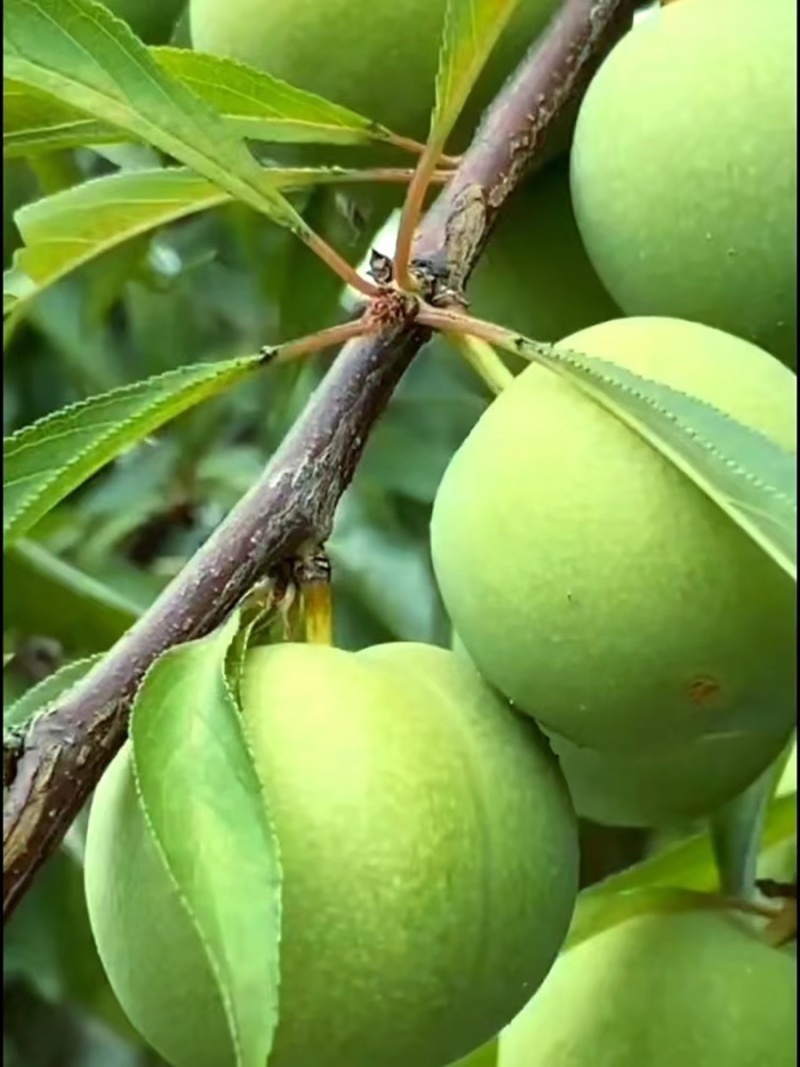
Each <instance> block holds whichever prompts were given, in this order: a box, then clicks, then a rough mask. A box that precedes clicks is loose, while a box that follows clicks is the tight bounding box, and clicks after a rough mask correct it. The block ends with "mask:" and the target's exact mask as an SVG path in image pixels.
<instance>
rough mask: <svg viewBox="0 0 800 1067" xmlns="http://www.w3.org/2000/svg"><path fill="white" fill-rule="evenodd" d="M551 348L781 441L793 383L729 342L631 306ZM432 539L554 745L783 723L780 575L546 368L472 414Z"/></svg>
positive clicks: (789, 420)
mask: <svg viewBox="0 0 800 1067" xmlns="http://www.w3.org/2000/svg"><path fill="white" fill-rule="evenodd" d="M685 2H692V0H685ZM561 346H562V347H564V348H567V349H573V350H578V351H581V352H584V353H586V354H587V355H588V356H590V357H591V356H595V357H600V358H605V359H609V360H614V361H615V362H616V363H617V364H619V365H621V366H623V367H626V368H628V369H629V370H631V371H634V372H636V373H638V374H640V375H643V376H644V377H646V378H649V379H651V380H654V381H656V382H663V383H665V384H666V385H668V386H671V387H672V388H674V389H679V390H683V391H684V392H687V393H689V394H691V395H693V396H695V397H697V398H698V399H700V400H703V401H706V402H708V403H712V404H715V405H716V406H717V407H718V408H719V409H721V410H722V411H723V412H725V413H727V414H728V415H731V416H733V417H734V418H737V419H739V420H740V421H741V422H743V423H744V424H745V425H747V426H749V427H751V428H753V429H755V430H758V431H760V432H761V433H763V434H765V435H767V436H768V437H770V438H771V439H772V440H773V441H774V442H776V443H777V444H779V445H781V446H783V447H785V448H786V449H787V450H790V451H792V452H794V450H795V438H796V403H797V401H796V389H795V376H794V374H793V373H792V372H791V371H790V370H788V369H787V368H786V367H784V366H783V365H782V364H781V363H779V362H778V360H776V359H774V358H773V357H772V356H770V355H769V354H768V353H766V352H764V351H763V350H761V349H759V348H757V347H755V346H754V345H752V344H750V343H748V342H746V341H743V340H741V339H739V338H736V337H733V336H731V335H729V334H725V333H722V332H721V331H719V330H715V329H712V328H711V327H708V326H701V325H699V324H697V323H692V322H684V321H681V320H676V319H665V318H630V319H620V320H617V321H612V322H607V323H603V324H600V325H598V326H593V327H590V328H589V329H587V330H583V331H580V332H579V333H577V334H574V335H572V336H571V337H568V338H566V339H565V340H564V341H563V342H562V343H561ZM431 550H432V558H433V564H434V569H435V573H436V577H437V581H438V584H439V588H440V591H441V594H442V597H443V600H444V604H445V607H446V608H447V611H448V614H449V616H450V619H451V621H452V623H453V626H454V627H455V629H456V630H457V631H458V634H459V635H460V637H461V639H462V640H463V642H464V645H465V647H466V649H467V651H468V652H469V654H470V656H471V657H472V659H473V660H474V662H475V664H476V665H477V667H478V668H479V670H480V671H481V672H482V673H483V674H484V676H485V677H486V679H487V680H488V681H489V682H490V683H491V684H492V685H494V686H495V687H497V688H498V689H499V690H500V691H501V692H502V693H504V694H505V696H506V697H508V698H509V699H510V700H512V701H513V702H514V703H515V704H516V705H517V706H518V707H519V708H520V709H521V710H524V711H526V712H528V713H529V714H531V715H533V716H534V717H535V718H536V719H538V720H539V721H540V722H541V723H542V724H543V725H544V726H545V727H546V728H547V729H549V730H553V731H555V732H556V733H558V734H560V735H561V736H563V737H565V738H566V739H567V740H569V741H572V742H573V743H575V744H578V745H582V746H588V747H593V748H597V749H600V750H613V751H616V752H620V753H621V752H626V751H627V752H640V753H641V752H643V751H646V750H647V749H648V748H651V749H652V748H655V747H656V746H660V745H672V744H678V743H685V742H688V741H692V740H696V739H698V738H700V737H706V736H711V735H717V734H719V735H724V734H729V733H732V732H733V733H735V732H740V731H759V732H764V733H766V734H770V735H775V734H783V735H784V736H785V735H786V734H788V732H789V730H790V728H791V724H792V722H793V720H794V708H795V687H796V654H795V651H794V641H795V631H796V615H795V591H794V584H793V583H792V581H791V580H790V579H789V578H788V577H787V576H786V575H785V574H784V573H783V572H782V570H781V569H780V568H779V567H778V566H777V565H776V564H775V563H774V562H773V561H772V560H771V559H770V558H769V557H768V556H767V555H766V554H765V553H764V552H763V551H762V550H761V549H760V548H758V547H757V546H756V545H755V544H754V543H753V542H752V541H751V540H750V539H749V538H748V536H747V535H746V534H745V533H744V532H743V531H742V530H741V529H739V527H738V526H736V525H735V524H734V523H733V522H732V521H731V519H730V518H729V517H728V516H727V515H726V514H724V513H723V512H722V511H721V510H720V509H719V508H718V507H717V505H716V504H715V503H713V502H712V501H711V500H709V499H708V498H707V497H706V496H705V494H704V493H703V492H702V491H701V490H700V489H699V488H698V487H697V486H695V485H694V484H693V483H692V482H690V481H689V479H688V478H686V477H685V476H684V475H683V474H682V473H681V472H680V471H679V470H678V469H677V468H676V467H674V466H673V465H672V464H671V463H670V462H668V461H667V459H666V458H664V457H663V456H662V455H661V454H660V453H659V452H658V451H656V450H655V449H654V448H653V447H651V446H650V445H649V444H648V443H647V442H646V441H645V440H644V439H643V438H641V437H640V436H639V435H638V434H636V433H635V432H634V431H633V430H632V429H630V428H629V427H628V426H627V425H625V424H624V423H623V422H621V421H620V420H618V419H617V418H615V417H614V416H613V415H612V414H611V413H609V412H608V411H606V410H605V409H603V408H602V407H600V406H599V405H598V404H596V403H595V402H594V401H593V400H592V399H591V398H589V397H588V396H586V395H585V394H583V393H582V392H580V391H579V390H578V389H577V388H575V387H574V386H573V385H572V384H571V383H570V382H569V381H567V380H566V379H564V378H562V377H561V376H560V375H556V374H553V373H552V372H551V371H549V370H548V369H546V368H544V367H541V366H539V365H536V364H532V365H531V366H529V367H528V368H526V370H524V371H523V372H522V374H520V375H519V376H518V377H517V378H515V379H514V380H513V382H512V383H511V385H510V386H509V387H508V388H507V389H506V390H505V391H504V392H503V393H502V394H501V395H500V396H499V397H498V398H497V399H496V400H495V401H494V402H493V403H492V404H491V405H490V406H489V408H488V409H487V410H486V412H485V413H484V414H483V415H482V416H481V418H480V420H479V421H478V423H477V424H476V426H475V428H474V429H473V430H472V432H471V434H470V435H469V436H468V437H467V439H466V441H465V442H464V443H463V445H462V446H461V448H460V449H459V450H458V451H457V452H456V454H455V456H454V457H453V459H452V461H451V463H450V465H449V467H448V469H447V471H446V472H445V475H444V478H443V479H442V482H441V484H440V486H439V489H438V492H437V496H436V500H435V502H434V508H433V515H432V521H431Z"/></svg>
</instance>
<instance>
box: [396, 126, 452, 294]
mask: <svg viewBox="0 0 800 1067" xmlns="http://www.w3.org/2000/svg"><path fill="white" fill-rule="evenodd" d="M440 156H441V146H440V145H439V144H438V142H429V143H428V144H426V145H425V150H424V151H423V153H422V155H421V156H420V157H419V162H418V163H417V167H416V170H415V171H414V174H413V177H412V178H411V181H410V182H409V185H408V190H407V191H406V198H405V202H404V203H403V210H402V212H401V214H400V225H399V227H398V230H397V241H396V244H395V250H394V278H395V282H396V283H397V285H398V286H399V287H400V289H403V290H405V291H406V292H409V293H413V292H414V291H415V290H416V289H417V288H418V286H417V285H416V283H415V282H414V280H413V278H412V276H411V272H410V270H409V266H410V263H411V246H412V245H413V243H414V234H415V233H416V230H417V226H418V225H419V220H420V218H421V217H422V209H423V206H424V204H425V194H426V193H427V191H428V188H429V187H430V184H431V179H432V177H433V175H434V173H435V172H436V165H437V163H438V162H439V159H440Z"/></svg>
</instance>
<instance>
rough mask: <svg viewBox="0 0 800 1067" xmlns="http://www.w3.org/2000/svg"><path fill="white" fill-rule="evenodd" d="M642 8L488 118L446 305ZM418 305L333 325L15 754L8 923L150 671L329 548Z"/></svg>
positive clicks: (424, 335)
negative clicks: (201, 531)
mask: <svg viewBox="0 0 800 1067" xmlns="http://www.w3.org/2000/svg"><path fill="white" fill-rule="evenodd" d="M635 6H636V4H635V2H634V0H567V2H566V3H565V4H564V6H563V8H562V9H561V11H560V13H559V15H558V16H557V17H556V18H555V19H554V20H553V22H552V23H551V24H550V26H549V27H548V29H547V31H546V32H545V34H544V35H543V36H542V37H541V38H540V40H539V42H538V43H537V44H536V45H535V46H534V47H533V48H532V49H531V51H530V52H529V53H528V55H527V56H526V58H525V59H524V60H523V62H522V63H521V64H520V66H519V68H518V69H517V72H516V73H515V75H514V76H513V77H512V78H511V79H510V80H509V81H508V83H507V84H506V86H505V88H504V90H503V91H502V93H501V94H500V95H499V96H498V97H497V99H496V100H495V102H494V104H493V105H492V107H491V108H490V109H489V110H488V112H487V113H486V117H485V119H484V121H483V122H482V124H481V126H480V127H479V128H478V131H477V133H476V135H475V137H474V139H473V142H472V144H471V146H470V148H469V149H468V151H467V152H466V153H465V154H464V156H463V157H462V158H461V161H460V164H459V166H458V168H457V170H456V171H455V173H454V176H453V179H452V181H451V182H450V184H449V185H448V186H447V187H446V189H445V190H444V191H443V193H442V194H441V195H440V196H439V197H438V199H437V200H436V202H435V203H434V205H433V206H432V208H431V209H430V210H429V211H428V212H427V214H426V216H425V218H424V220H423V221H422V224H421V225H420V227H419V230H418V232H417V234H416V237H415V240H414V244H413V250H412V260H411V263H412V266H413V269H414V272H415V276H417V277H422V278H423V279H424V280H425V284H426V286H427V289H426V292H425V296H426V297H428V298H429V299H431V300H433V302H435V301H436V299H437V297H439V298H441V297H444V298H445V299H447V298H448V294H451V295H452V294H455V295H457V294H459V293H461V292H462V291H463V286H464V285H465V283H466V281H467V280H468V278H469V275H470V273H471V271H472V269H473V267H474V266H475V263H476V261H477V259H478V257H479V256H480V254H481V251H482V249H483V247H484V245H485V243H486V241H487V239H488V237H489V234H490V233H491V231H492V228H493V226H494V224H495V222H496V220H497V217H498V214H499V212H500V211H501V209H502V207H503V204H504V203H505V201H506V199H507V198H508V196H509V195H510V194H511V193H512V192H513V191H514V190H515V189H516V187H517V186H518V185H519V184H520V182H521V180H522V178H523V177H524V175H525V173H526V172H527V170H528V169H529V167H530V166H531V164H533V163H535V162H537V161H539V160H541V158H542V156H543V154H544V151H545V149H546V148H547V143H548V139H549V136H550V133H551V131H552V130H553V127H554V126H555V125H556V123H557V121H558V119H559V118H561V116H562V115H563V114H564V112H565V109H566V108H567V107H568V106H569V105H570V104H571V103H572V102H573V101H574V100H575V99H576V97H577V96H578V95H579V94H580V93H581V92H582V91H583V89H584V88H585V87H586V85H587V84H588V82H589V80H590V78H591V77H592V75H593V74H594V72H595V70H596V69H597V67H598V65H599V63H600V62H601V61H602V59H603V57H604V56H605V54H606V53H607V52H608V50H609V49H610V47H611V46H612V45H613V44H614V43H615V41H616V40H617V39H618V37H619V36H620V34H621V33H622V32H623V31H624V29H625V28H626V27H627V26H628V25H629V24H630V20H631V18H632V15H633V10H634V8H635ZM398 295H399V294H398ZM381 306H382V307H383V309H384V310H387V308H388V306H389V305H388V304H381ZM418 308H419V304H418V302H417V301H414V300H411V301H408V300H407V301H406V302H405V303H403V302H402V300H401V302H400V303H398V302H397V300H395V301H394V302H393V303H391V310H392V314H387V315H386V316H385V317H384V318H382V319H380V321H379V322H377V323H376V322H375V320H374V313H373V316H372V317H370V318H368V326H369V329H370V330H372V329H375V328H376V327H377V333H372V334H370V335H369V336H360V334H361V333H362V328H361V323H360V321H359V322H355V323H347V324H345V327H344V328H343V327H334V328H333V330H334V331H337V330H338V331H339V333H338V334H336V336H335V337H334V336H333V333H330V334H329V335H328V343H334V342H336V343H340V342H341V341H342V340H347V343H346V344H345V346H344V348H343V349H342V350H341V352H340V353H339V355H338V356H337V359H336V361H335V363H334V365H333V366H332V368H331V370H330V372H329V373H328V375H327V376H326V378H325V380H324V382H323V383H322V385H321V386H320V388H319V389H318V390H317V392H316V394H315V395H314V396H313V397H312V398H311V400H310V402H309V404H308V406H307V408H306V410H305V412H304V414H303V416H302V417H301V418H300V419H299V420H298V422H297V423H296V424H295V426H294V427H293V428H292V430H291V431H290V433H289V434H288V435H287V437H286V439H285V440H284V442H283V444H282V445H281V447H280V449H279V450H278V451H277V453H276V454H275V455H274V456H273V458H272V460H271V462H270V463H269V465H268V467H267V468H266V470H265V471H264V474H263V476H262V477H261V479H260V480H259V481H258V482H257V483H256V484H255V485H254V486H253V487H252V488H251V490H250V491H249V492H248V493H247V494H246V495H245V496H244V497H243V498H242V499H241V500H240V502H239V503H238V504H237V506H236V507H235V508H234V509H233V510H232V511H231V513H230V514H229V515H228V517H227V518H226V519H225V521H224V522H223V523H222V524H221V525H220V526H219V527H218V528H217V530H216V531H215V532H214V534H213V535H212V536H211V537H210V538H209V540H208V541H207V542H206V544H205V545H204V546H203V547H202V548H201V549H200V551H198V552H197V553H196V555H195V556H194V557H193V558H192V559H191V560H190V561H189V562H188V564H187V565H186V566H185V567H184V569H183V570H182V571H181V573H180V574H179V575H178V576H177V577H176V578H175V579H174V581H173V582H172V583H171V584H170V586H168V588H167V589H166V590H165V591H164V592H163V593H162V595H161V596H160V597H159V598H158V599H157V600H156V602H155V603H154V604H153V605H152V607H151V608H150V609H149V610H148V611H147V613H146V614H145V615H144V616H143V617H142V618H141V619H140V620H139V622H137V624H136V625H135V626H134V627H133V628H132V629H131V630H129V631H128V633H126V634H125V636H124V637H123V638H122V639H121V640H120V641H119V642H118V643H117V644H116V645H115V646H114V647H113V648H112V649H111V651H110V652H109V654H108V655H107V656H106V657H105V658H104V659H103V660H102V661H101V662H100V663H99V664H98V666H97V667H96V668H94V669H93V670H92V671H90V672H89V673H88V674H87V675H86V676H85V678H84V679H82V680H81V681H80V682H79V683H78V684H77V685H76V686H75V687H74V688H73V689H72V690H71V691H69V692H68V693H67V694H66V695H65V696H63V697H61V698H59V700H57V701H56V702H55V704H54V705H53V706H52V707H51V708H50V709H48V711H47V712H46V713H45V714H43V715H41V716H38V717H37V718H36V719H35V720H34V721H33V723H32V724H31V727H30V730H29V732H28V734H27V736H26V737H24V738H23V739H21V741H20V743H19V746H18V747H17V748H15V749H14V750H13V751H11V752H4V787H5V796H4V812H3V915H4V920H7V919H8V918H9V916H10V915H11V913H12V912H13V910H14V908H15V906H16V905H17V904H18V903H19V901H20V900H21V898H22V896H23V895H24V893H25V892H26V890H27V889H28V887H29V886H30V884H31V881H32V879H33V878H34V876H35V874H36V872H37V871H38V869H39V868H40V867H41V865H42V864H43V863H44V862H45V860H46V859H47V858H48V857H49V856H50V855H52V853H53V852H54V851H55V849H56V848H57V846H58V844H59V843H60V841H61V839H62V838H63V836H64V834H65V833H66V831H67V829H68V828H69V826H70V825H71V823H72V822H73V820H74V819H75V817H76V815H77V814H78V813H79V812H80V810H81V808H82V807H83V806H84V804H85V803H86V801H87V799H88V798H89V796H90V794H91V792H92V790H93V788H94V786H95V785H96V784H97V782H98V781H99V779H100V777H101V775H102V773H103V771H104V770H105V768H106V767H107V766H108V764H109V762H110V760H111V758H112V757H113V755H114V753H115V752H116V751H117V749H118V748H119V747H120V745H121V744H122V742H123V740H124V738H125V735H126V727H127V714H128V711H129V708H130V704H131V701H132V700H133V697H134V694H135V692H136V690H137V687H138V685H139V683H140V682H141V679H142V677H143V675H144V673H145V672H146V670H147V669H148V668H149V667H150V666H151V665H152V664H153V663H154V661H155V660H156V659H157V658H158V656H159V655H161V653H162V652H164V651H165V650H166V649H168V648H170V647H172V646H174V645H176V644H180V643H182V642H185V641H187V640H190V639H192V638H196V637H200V636H203V635H205V634H207V633H208V632H209V631H210V630H212V629H213V628H214V626H216V625H218V623H219V622H220V621H221V620H222V619H223V618H224V617H225V616H226V615H227V613H228V612H229V611H230V610H231V608H232V607H233V605H235V604H236V603H237V602H239V601H240V600H241V599H242V597H243V596H244V595H245V594H246V593H247V591H248V589H250V588H251V587H252V586H253V585H254V583H256V582H257V581H258V580H259V579H261V578H263V577H264V576H265V575H269V574H270V573H271V572H273V571H274V570H275V568H276V567H278V566H279V565H280V564H281V563H282V562H283V561H285V560H287V559H291V558H293V557H297V556H299V555H302V554H303V553H304V552H306V551H308V550H309V546H310V547H311V550H312V551H313V549H314V548H315V547H316V546H318V545H320V544H322V543H324V542H325V540H326V539H327V537H328V535H329V533H330V530H331V528H332V523H333V516H334V512H335V510H336V506H337V503H338V501H339V498H340V497H341V495H342V493H343V492H344V490H345V488H346V487H347V485H348V484H349V482H350V480H351V478H352V476H353V473H354V471H355V468H356V466H357V464H358V462H359V460H360V457H361V454H362V451H363V448H364V445H365V443H366V440H367V438H368V435H369V433H370V431H371V429H372V427H373V425H374V424H375V422H376V420H377V419H378V417H379V416H380V414H381V412H382V411H383V409H384V408H385V406H386V404H387V403H388V401H389V399H390V397H391V395H392V393H393V391H394V389H395V387H396V386H397V384H398V382H399V381H400V379H401V377H402V376H403V374H404V372H405V370H406V369H407V367H408V366H409V364H410V363H411V361H412V359H413V358H414V356H415V355H416V354H417V352H418V351H419V349H420V348H421V347H422V345H423V344H424V343H425V342H426V341H427V340H428V339H429V338H430V335H431V327H433V326H434V325H438V324H435V323H434V322H433V320H430V321H429V322H428V323H427V324H426V323H425V322H424V314H423V316H422V318H420V317H418V316H417V310H418ZM433 310H434V311H435V309H433ZM290 352H291V346H287V349H285V350H284V351H283V353H282V356H283V358H289V355H290ZM278 358H281V356H280V355H279V356H278ZM322 618H324V609H323V611H322Z"/></svg>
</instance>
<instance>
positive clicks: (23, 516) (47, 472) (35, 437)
mask: <svg viewBox="0 0 800 1067" xmlns="http://www.w3.org/2000/svg"><path fill="white" fill-rule="evenodd" d="M262 362H263V360H262V357H261V356H249V357H244V358H241V359H232V360H227V361H225V362H220V363H204V364H199V365H196V366H190V367H181V368H180V369H178V370H174V371H168V372H167V373H166V374H161V375H159V376H158V377H155V378H148V379H147V380H146V381H143V382H136V383H135V384H133V385H127V386H124V387H123V388H121V389H114V390H113V391H112V392H110V393H104V394H102V395H101V396H95V397H92V398H91V399H89V400H83V401H80V402H79V403H77V404H73V405H71V406H70V407H67V408H63V409H62V410H61V411H56V412H54V413H53V414H52V415H47V416H45V418H43V419H40V420H39V421H38V422H34V423H32V424H31V425H30V426H25V427H23V428H22V429H21V430H19V431H17V432H16V433H14V434H12V435H11V436H10V437H7V438H6V439H5V440H4V442H3V459H4V464H5V471H4V476H3V511H4V515H3V531H4V535H5V542H6V545H8V544H9V543H10V542H12V541H14V540H16V539H17V538H19V537H21V536H22V535H23V534H24V533H26V532H27V531H28V530H29V529H30V528H31V527H32V526H33V525H34V524H35V523H36V522H37V521H38V520H39V519H41V518H42V516H43V515H46V514H47V512H48V511H50V510H51V509H52V508H53V507H55V505H56V504H58V503H59V502H60V501H61V500H63V499H64V497H65V496H67V494H68V493H70V492H72V490H73V489H76V488H77V487H78V486H79V485H81V484H82V483H83V482H85V481H86V480H87V478H89V477H91V475H92V474H94V473H95V471H97V470H99V469H100V468H101V467H102V466H104V465H105V464H106V463H109V462H110V461H111V460H112V459H114V458H115V457H116V456H118V455H119V454H120V453H121V452H123V451H125V449H127V448H130V447H131V446H132V445H135V444H137V443H138V442H139V441H141V440H142V439H143V438H144V437H146V436H147V434H149V433H152V431H153V430H155V429H157V428H158V427H159V426H163V425H164V423H166V422H169V421H170V419H174V418H175V417H176V416H177V415H180V414H181V413H182V412H184V411H187V410H188V409H189V408H192V407H194V406H195V405H197V404H199V403H201V402H202V401H203V400H207V399H208V398H209V397H212V396H216V395H217V394H218V393H220V392H222V391H223V390H224V389H227V388H228V387H229V386H231V385H233V384H234V383H236V382H239V381H241V380H243V379H244V378H246V377H247V376H248V375H250V374H252V373H253V372H254V371H256V370H257V369H258V368H259V367H260V366H261V364H262Z"/></svg>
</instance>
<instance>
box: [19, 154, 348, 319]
mask: <svg viewBox="0 0 800 1067" xmlns="http://www.w3.org/2000/svg"><path fill="white" fill-rule="evenodd" d="M264 174H265V178H266V180H268V181H270V182H272V183H273V184H274V186H275V188H276V189H286V190H291V189H301V188H303V186H308V185H329V184H336V183H339V182H357V181H364V180H368V178H369V172H368V171H360V170H347V169H344V168H340V167H296V168H292V167H287V168H277V167H276V168H274V169H267V170H265V171H264ZM230 200H231V195H230V193H228V192H226V191H225V190H224V189H220V188H219V186H217V185H214V183H213V182H210V181H209V180H208V179H207V178H204V177H202V176H201V175H199V174H195V173H194V172H193V171H190V170H186V169H184V168H183V167H169V168H167V169H163V168H159V169H157V170H136V171H122V172H119V173H117V174H110V175H104V176H103V177H102V178H94V179H92V180H91V181H88V182H84V183H83V184H81V185H76V186H73V188H71V189H65V190H64V191H63V192H60V193H56V194H55V195H54V196H48V197H44V198H43V199H41V200H36V201H34V202H33V203H31V204H26V205H25V206H24V207H22V208H20V209H19V210H18V211H17V213H16V215H15V216H14V218H15V222H16V224H17V227H18V229H19V231H20V233H21V234H22V237H23V240H24V241H25V246H24V247H23V248H21V249H19V250H18V251H17V253H16V255H15V257H14V262H13V266H12V267H11V268H10V269H9V270H7V271H6V272H5V274H4V275H3V296H4V313H7V312H8V311H10V310H12V309H14V310H17V309H19V307H20V304H21V303H23V302H25V301H28V300H31V299H32V298H33V297H35V296H37V295H38V294H39V293H40V292H41V291H42V290H43V289H45V288H46V287H47V286H48V285H52V284H53V283H54V282H57V281H58V280H59V279H60V278H63V277H65V276H66V275H67V274H69V273H70V272H71V271H73V270H76V269H77V268H78V267H80V266H82V265H83V264H84V263H87V262H89V261H90V260H92V259H95V258H96V257H97V256H101V255H103V254H104V253H105V252H109V251H110V250H111V249H112V248H116V247H118V246H119V245H121V244H123V243H124V242H126V241H130V240H133V239H134V238H136V237H139V236H141V235H142V234H145V233H148V232H149V231H151V230H154V229H156V228H157V227H159V226H164V225H166V224H167V223H170V222H175V221H176V220H177V219H181V218H185V217H187V216H188V215H194V214H197V213H199V212H201V211H208V210H210V209H212V208H215V207H219V206H220V205H221V204H226V203H228V202H229V201H230Z"/></svg>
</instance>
